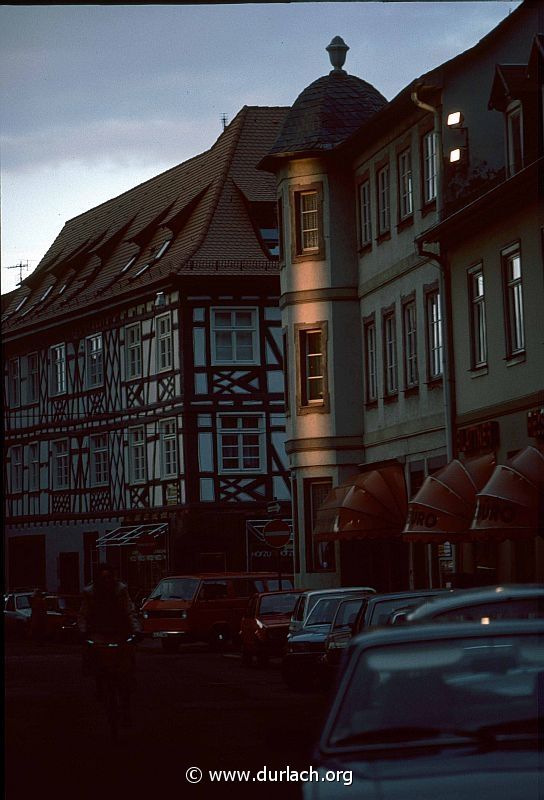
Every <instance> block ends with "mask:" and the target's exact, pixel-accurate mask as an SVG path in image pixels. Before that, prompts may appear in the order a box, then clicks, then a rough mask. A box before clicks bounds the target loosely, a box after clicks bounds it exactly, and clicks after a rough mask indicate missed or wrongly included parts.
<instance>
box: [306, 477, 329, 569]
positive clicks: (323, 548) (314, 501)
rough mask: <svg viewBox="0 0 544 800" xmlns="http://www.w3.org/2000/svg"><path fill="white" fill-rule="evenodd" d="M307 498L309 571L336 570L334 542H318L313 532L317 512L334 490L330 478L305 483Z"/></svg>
mask: <svg viewBox="0 0 544 800" xmlns="http://www.w3.org/2000/svg"><path fill="white" fill-rule="evenodd" d="M304 488H305V496H306V517H305V518H306V545H307V552H306V558H307V562H308V563H307V565H306V568H307V570H308V571H315V572H321V571H330V570H334V569H336V562H335V552H334V542H316V541H315V539H314V536H313V530H314V528H315V524H316V522H317V512H318V510H319V507H320V506H321V505H322V504H323V502H324V500H325V498H326V497H327V495H328V494H329V492H330V491H331V489H332V481H331V480H330V478H324V479H320V480H310V481H305V482H304Z"/></svg>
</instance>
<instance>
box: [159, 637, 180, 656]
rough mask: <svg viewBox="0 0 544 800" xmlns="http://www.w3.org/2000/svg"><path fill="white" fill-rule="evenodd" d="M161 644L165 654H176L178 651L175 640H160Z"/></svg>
mask: <svg viewBox="0 0 544 800" xmlns="http://www.w3.org/2000/svg"><path fill="white" fill-rule="evenodd" d="M161 644H162V649H163V650H164V651H165V653H177V652H178V650H179V642H178V641H177V639H161Z"/></svg>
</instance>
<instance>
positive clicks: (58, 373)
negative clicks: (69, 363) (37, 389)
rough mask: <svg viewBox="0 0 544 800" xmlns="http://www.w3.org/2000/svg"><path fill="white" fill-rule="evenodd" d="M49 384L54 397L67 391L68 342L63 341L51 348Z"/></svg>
mask: <svg viewBox="0 0 544 800" xmlns="http://www.w3.org/2000/svg"><path fill="white" fill-rule="evenodd" d="M49 359H50V373H49V385H50V392H51V395H52V396H53V397H56V396H57V395H60V394H65V393H66V344H65V343H64V342H61V343H60V344H55V345H53V346H52V347H50V348H49Z"/></svg>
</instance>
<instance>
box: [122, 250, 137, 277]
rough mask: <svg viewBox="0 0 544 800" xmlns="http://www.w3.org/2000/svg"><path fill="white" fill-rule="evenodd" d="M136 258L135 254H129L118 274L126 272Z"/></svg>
mask: <svg viewBox="0 0 544 800" xmlns="http://www.w3.org/2000/svg"><path fill="white" fill-rule="evenodd" d="M137 258H138V256H137V255H135V256H131V257H130V258H129V260H128V261H127V263H126V264H125V266H124V267H123V269H122V270H121V272H120V273H119V274H120V275H122V274H123V273H124V272H127V271H128V270H129V269H130V268H131V266H132V265H133V264H134V262H135V261H136V259H137Z"/></svg>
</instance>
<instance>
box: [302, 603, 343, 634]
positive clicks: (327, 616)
mask: <svg viewBox="0 0 544 800" xmlns="http://www.w3.org/2000/svg"><path fill="white" fill-rule="evenodd" d="M341 599H342V598H341V597H326V598H325V597H322V598H321V600H318V601H317V603H316V604H315V606H314V608H312V610H311V612H310V615H309V616H308V619H307V620H306V625H305V626H304V627H305V628H307V627H309V626H311V625H330V624H331V622H332V621H333V619H334V615H335V613H336V609H337V608H338V604H339V603H340V600H341Z"/></svg>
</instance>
